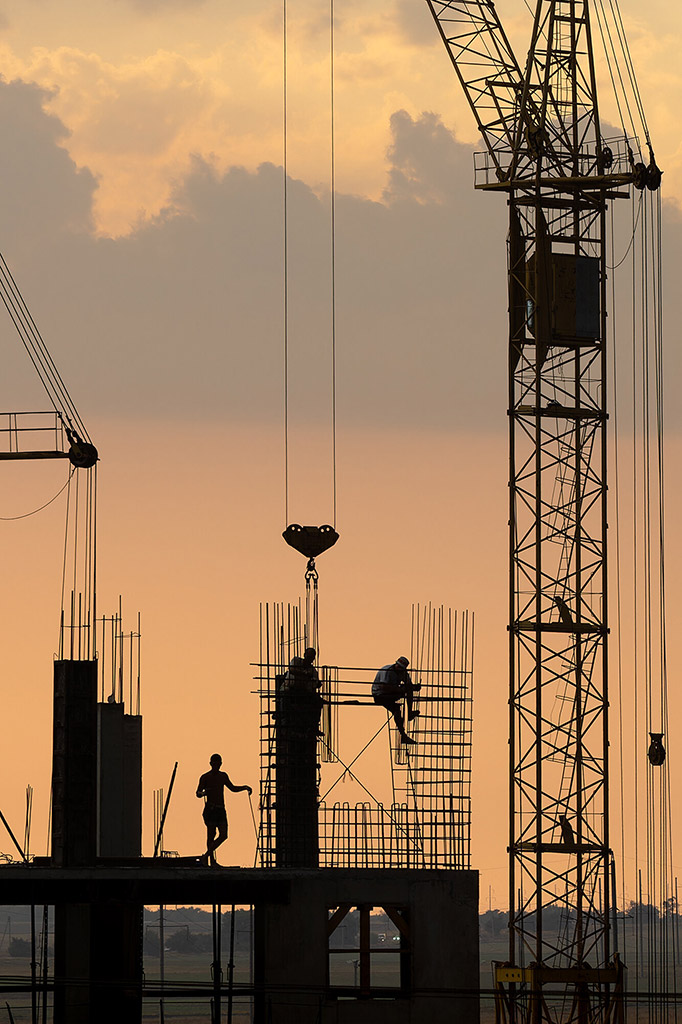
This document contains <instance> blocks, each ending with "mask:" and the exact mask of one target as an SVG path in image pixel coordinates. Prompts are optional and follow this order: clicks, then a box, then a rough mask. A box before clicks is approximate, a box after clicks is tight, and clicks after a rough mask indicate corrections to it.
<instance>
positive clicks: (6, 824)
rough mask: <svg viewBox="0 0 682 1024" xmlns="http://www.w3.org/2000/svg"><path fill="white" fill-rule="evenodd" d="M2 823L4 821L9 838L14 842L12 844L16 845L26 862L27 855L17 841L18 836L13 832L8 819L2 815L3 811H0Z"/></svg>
mask: <svg viewBox="0 0 682 1024" xmlns="http://www.w3.org/2000/svg"><path fill="white" fill-rule="evenodd" d="M0 821H2V823H3V825H4V826H5V828H6V829H7V831H8V832H9V837H10V839H11V840H12V842H13V843H14V845H15V846H16V848H17V850H18V851H19V855H20V856H21V859H22V860H23V861H26V854H25V853H24V851H23V850H22V848H21V847H20V846H19V843H18V842H17V840H16V836H15V835H14V832H13V831H12V829H11V828H10V827H9V822H8V821H7V818H6V817H5V815H4V814H3V813H2V811H0Z"/></svg>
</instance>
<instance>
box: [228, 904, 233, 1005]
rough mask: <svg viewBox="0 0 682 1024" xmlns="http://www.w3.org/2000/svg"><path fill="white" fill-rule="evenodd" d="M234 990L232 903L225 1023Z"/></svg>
mask: <svg viewBox="0 0 682 1024" xmlns="http://www.w3.org/2000/svg"><path fill="white" fill-rule="evenodd" d="M233 991H234V903H233V904H232V909H231V910H230V959H229V962H228V965H227V1024H232V995H233Z"/></svg>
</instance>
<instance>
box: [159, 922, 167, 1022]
mask: <svg viewBox="0 0 682 1024" xmlns="http://www.w3.org/2000/svg"><path fill="white" fill-rule="evenodd" d="M165 945H166V936H165V933H164V927H163V903H162V904H160V906H159V974H160V976H161V1006H163V988H164V983H165V980H166V958H165V955H164V947H165Z"/></svg>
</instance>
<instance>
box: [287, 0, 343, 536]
mask: <svg viewBox="0 0 682 1024" xmlns="http://www.w3.org/2000/svg"><path fill="white" fill-rule="evenodd" d="M335 21H336V18H335V12H334V0H330V2H329V106H330V211H329V216H330V224H329V234H330V250H329V261H330V290H331V297H330V305H331V310H330V320H331V323H330V331H331V435H332V436H331V449H332V450H331V462H332V522H333V525H334V529H336V522H337V472H336V464H337V458H336V376H337V375H336V348H337V345H336V341H337V323H336V305H337V303H336V109H335V106H336V70H335V40H334V34H335ZM288 51H289V43H288V3H287V0H282V139H283V141H282V165H283V166H282V175H283V183H282V203H283V239H282V242H283V262H284V274H283V276H284V281H283V290H284V295H283V306H284V309H283V317H284V326H283V333H284V368H283V377H284V381H283V383H284V525H285V527H287V526H288V525H289V451H290V444H289V419H290V415H289V413H290V410H289V355H290V323H289V321H290V296H289V285H290V281H289V153H288V149H289V147H288V116H289V111H288V90H289V81H288V78H289V75H288V64H289V52H288Z"/></svg>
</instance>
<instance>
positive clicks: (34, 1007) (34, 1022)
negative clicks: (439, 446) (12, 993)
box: [31, 903, 38, 1024]
mask: <svg viewBox="0 0 682 1024" xmlns="http://www.w3.org/2000/svg"><path fill="white" fill-rule="evenodd" d="M36 968H37V964H36V907H35V903H32V904H31V1024H38V990H37V985H36V982H37V980H38V978H37V971H36Z"/></svg>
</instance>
